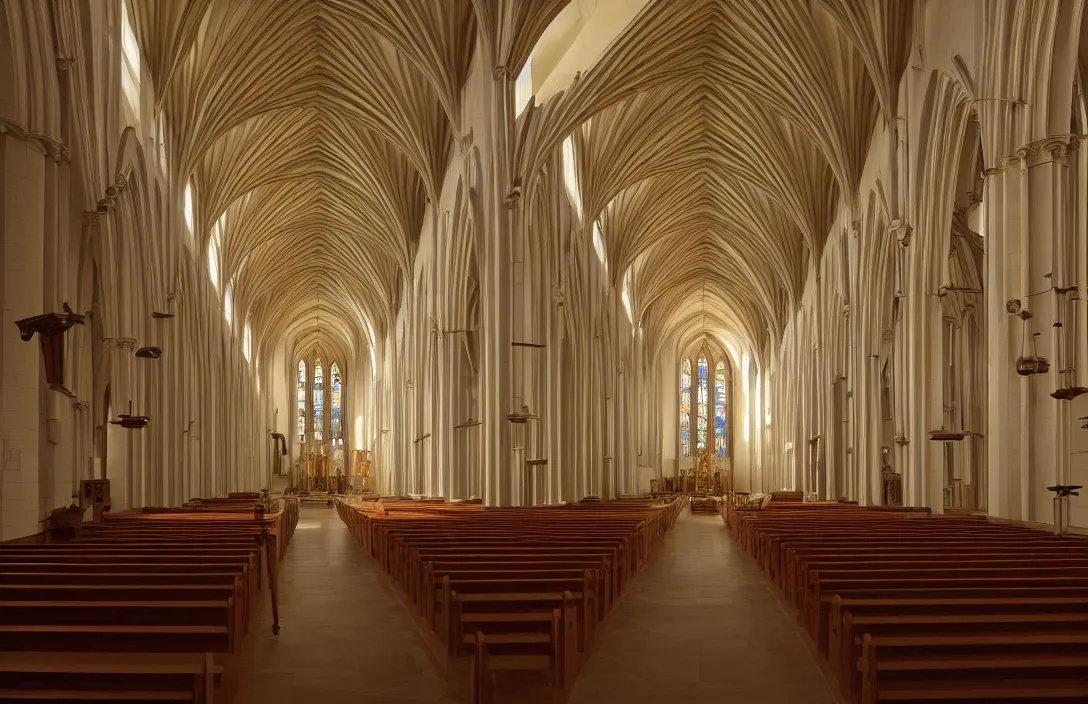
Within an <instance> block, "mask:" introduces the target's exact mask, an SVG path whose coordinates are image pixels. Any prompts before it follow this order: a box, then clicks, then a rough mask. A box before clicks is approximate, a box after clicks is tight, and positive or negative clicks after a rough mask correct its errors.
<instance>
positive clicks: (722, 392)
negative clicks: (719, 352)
mask: <svg viewBox="0 0 1088 704" xmlns="http://www.w3.org/2000/svg"><path fill="white" fill-rule="evenodd" d="M727 391H728V385H727V384H726V377H725V362H718V366H717V367H716V368H715V369H714V447H715V448H717V450H718V457H725V451H726V449H727V446H728V444H729V438H728V435H727V434H726V428H728V427H729V423H728V416H727V415H726V414H727V413H728V412H729V406H728V402H727V401H726V399H727V398H728V396H727V395H726V394H727Z"/></svg>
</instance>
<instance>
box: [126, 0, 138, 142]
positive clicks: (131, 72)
mask: <svg viewBox="0 0 1088 704" xmlns="http://www.w3.org/2000/svg"><path fill="white" fill-rule="evenodd" d="M121 92H122V93H124V94H125V101H126V102H127V103H128V107H129V109H131V110H132V116H133V117H135V118H136V120H137V121H139V119H140V44H139V42H137V41H136V32H134V31H133V30H132V21H131V20H130V19H129V16H128V3H126V2H125V0H121Z"/></svg>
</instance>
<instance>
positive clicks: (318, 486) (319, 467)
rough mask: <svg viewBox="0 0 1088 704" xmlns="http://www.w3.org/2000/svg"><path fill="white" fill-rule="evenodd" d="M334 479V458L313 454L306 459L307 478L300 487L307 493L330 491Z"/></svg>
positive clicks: (322, 454)
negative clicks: (330, 484)
mask: <svg viewBox="0 0 1088 704" xmlns="http://www.w3.org/2000/svg"><path fill="white" fill-rule="evenodd" d="M330 479H332V458H331V457H330V456H329V455H326V454H324V453H321V454H318V453H316V452H311V453H310V454H309V455H308V456H307V457H306V476H305V477H304V478H303V480H302V486H301V487H299V488H300V489H301V490H302V491H305V492H310V493H314V492H321V491H330V489H331V487H330V486H329V481H330Z"/></svg>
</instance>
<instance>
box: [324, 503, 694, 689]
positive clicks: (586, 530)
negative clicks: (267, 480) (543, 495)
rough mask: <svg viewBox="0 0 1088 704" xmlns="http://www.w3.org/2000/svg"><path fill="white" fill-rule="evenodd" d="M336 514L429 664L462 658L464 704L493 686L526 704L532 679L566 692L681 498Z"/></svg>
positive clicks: (388, 506)
mask: <svg viewBox="0 0 1088 704" xmlns="http://www.w3.org/2000/svg"><path fill="white" fill-rule="evenodd" d="M336 508H337V513H338V515H339V516H340V518H341V519H342V520H343V522H344V523H345V525H346V526H347V527H348V530H349V531H350V533H351V535H352V536H353V537H354V538H355V539H356V540H357V541H358V542H359V543H360V544H361V545H362V546H363V547H364V549H365V550H366V551H367V553H368V554H370V556H371V557H372V558H374V560H375V561H376V562H377V563H378V564H379V566H380V567H381V568H382V570H383V571H384V572H385V573H386V574H387V575H388V576H389V578H390V580H391V581H392V582H393V583H394V584H396V585H397V586H399V587H400V588H401V589H402V590H403V593H404V596H405V600H406V601H407V602H408V604H409V606H410V608H411V609H412V611H413V613H414V614H415V615H416V616H417V618H418V620H419V622H420V624H421V627H423V628H424V629H426V630H427V631H428V633H429V634H430V636H431V637H432V638H433V642H434V643H435V646H436V648H437V652H436V655H437V656H438V657H440V658H454V659H456V658H459V657H462V656H465V655H468V654H472V656H473V663H474V664H473V668H472V672H473V677H472V682H473V692H474V701H476V702H488V703H490V702H491V701H493V700H494V699H493V697H494V695H495V692H496V691H497V690H496V689H495V688H496V686H498V684H501V683H502V682H505V683H506V685H509V686H511V687H513V691H514V692H515V693H513V694H511V695H510V696H511V697H513V698H514V699H516V700H518V701H527V700H526V699H525V697H526V696H528V692H529V690H528V689H526V687H527V685H528V683H530V682H534V681H535V682H536V683H537V684H538V685H540V687H542V688H543V690H548V691H552V692H555V693H559V694H560V695H561V694H563V693H565V692H566V691H568V689H569V686H570V684H571V683H572V682H573V678H574V677H575V676H576V674H577V672H578V669H579V668H580V666H581V662H582V660H583V659H584V657H585V654H586V651H587V650H588V648H589V647H590V645H591V644H592V640H593V633H594V632H595V630H596V624H597V621H599V620H600V619H602V618H604V616H605V615H606V614H607V613H609V612H610V611H611V609H612V608H613V606H614V604H615V603H616V601H617V600H618V599H619V598H620V596H621V595H622V593H623V591H624V589H625V587H626V586H627V585H628V584H629V582H630V580H631V579H632V578H633V577H634V576H635V574H636V573H637V572H638V570H639V569H640V568H641V567H642V566H643V565H644V564H645V563H646V561H647V560H648V559H649V558H650V556H651V554H652V553H653V551H654V550H655V549H656V548H657V547H658V546H659V545H660V544H661V542H662V541H663V540H664V536H665V534H666V532H667V531H668V530H669V529H670V528H671V527H672V526H673V525H674V524H675V521H676V517H677V516H678V515H679V510H680V501H679V500H678V499H676V498H675V497H672V500H671V501H669V502H667V503H661V502H657V501H654V500H643V499H638V500H629V501H628V500H624V501H607V502H594V503H593V504H580V505H578V506H562V507H533V508H516V509H490V508H485V507H483V506H480V505H475V504H445V503H442V502H422V501H420V502H415V501H386V500H383V501H381V502H379V503H378V504H376V505H371V506H353V505H348V504H345V503H343V502H338V503H337V504H336ZM504 686H505V685H504ZM503 701H505V700H503Z"/></svg>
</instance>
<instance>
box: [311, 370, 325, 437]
mask: <svg viewBox="0 0 1088 704" xmlns="http://www.w3.org/2000/svg"><path fill="white" fill-rule="evenodd" d="M324 422H325V373H324V370H323V369H322V368H321V360H317V362H316V363H315V364H314V442H321V441H322V439H323V438H324V434H323V433H322V430H323V424H324Z"/></svg>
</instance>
